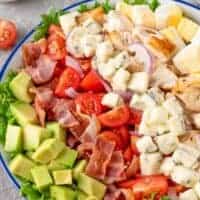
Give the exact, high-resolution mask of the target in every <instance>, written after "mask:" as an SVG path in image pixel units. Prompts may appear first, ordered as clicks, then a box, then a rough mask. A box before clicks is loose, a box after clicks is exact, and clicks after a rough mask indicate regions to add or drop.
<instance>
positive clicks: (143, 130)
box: [0, 0, 200, 200]
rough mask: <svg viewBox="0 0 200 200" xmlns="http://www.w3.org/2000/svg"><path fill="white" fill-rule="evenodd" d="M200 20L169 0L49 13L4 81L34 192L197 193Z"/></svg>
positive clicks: (18, 157) (7, 129)
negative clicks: (161, 2)
mask: <svg viewBox="0 0 200 200" xmlns="http://www.w3.org/2000/svg"><path fill="white" fill-rule="evenodd" d="M199 38H200V26H199V24H197V23H196V22H195V21H193V20H191V19H189V18H188V17H186V16H184V14H183V11H182V9H181V8H180V7H179V6H178V5H176V4H175V3H173V2H171V3H168V4H162V5H159V3H158V1H157V0H152V1H132V0H125V1H118V2H117V3H116V5H115V6H114V5H112V4H111V3H110V2H109V1H108V0H107V1H105V2H104V3H99V2H95V3H94V5H90V6H88V5H85V4H82V5H81V6H80V7H79V8H78V10H77V11H72V12H68V13H66V12H63V11H55V10H51V11H50V12H49V13H48V14H45V15H42V23H41V25H39V26H38V27H37V28H36V31H35V35H34V39H33V40H32V41H31V42H28V43H26V44H24V45H23V47H22V60H23V66H22V67H21V68H20V69H19V70H17V71H15V72H11V73H9V74H8V76H7V78H6V79H5V80H4V81H3V82H2V83H1V84H0V119H1V120H0V127H1V128H0V141H1V143H2V144H3V145H4V150H5V152H7V155H8V158H9V160H10V163H9V168H10V171H11V172H12V173H13V175H15V176H16V177H17V178H18V180H20V182H21V194H22V195H23V196H25V197H26V198H27V199H28V200H103V199H104V200H198V199H200V162H199V161H200V139H199V129H200V98H199V96H200V81H199V80H200V75H199V72H200V40H199Z"/></svg>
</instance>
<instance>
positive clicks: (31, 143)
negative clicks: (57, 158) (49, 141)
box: [23, 124, 49, 151]
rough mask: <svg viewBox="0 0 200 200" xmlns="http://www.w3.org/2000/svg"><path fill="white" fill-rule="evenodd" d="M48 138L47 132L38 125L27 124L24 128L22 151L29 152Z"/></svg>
mask: <svg viewBox="0 0 200 200" xmlns="http://www.w3.org/2000/svg"><path fill="white" fill-rule="evenodd" d="M48 137H49V132H48V131H47V130H46V129H45V128H43V127H41V126H38V125H33V124H27V125H25V126H24V133H23V141H24V149H25V150H28V151H31V150H35V149H37V148H38V147H39V145H40V143H41V141H42V140H43V139H45V138H48Z"/></svg>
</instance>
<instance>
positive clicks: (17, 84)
mask: <svg viewBox="0 0 200 200" xmlns="http://www.w3.org/2000/svg"><path fill="white" fill-rule="evenodd" d="M31 85H33V83H32V81H31V77H30V76H29V75H28V74H27V73H25V72H20V73H19V74H18V75H17V76H16V77H15V78H14V79H13V80H12V81H11V82H10V85H9V86H10V90H11V91H12V93H13V95H14V96H15V97H16V98H17V99H18V100H20V101H24V102H26V103H30V102H32V100H33V96H32V95H31V94H30V93H29V92H28V90H29V88H30V86H31Z"/></svg>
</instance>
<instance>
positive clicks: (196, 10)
mask: <svg viewBox="0 0 200 200" xmlns="http://www.w3.org/2000/svg"><path fill="white" fill-rule="evenodd" d="M93 2H94V1H93V0H82V1H78V2H76V3H74V4H72V5H69V6H67V7H66V8H64V11H71V10H76V9H77V8H78V7H79V6H80V5H81V4H82V3H85V4H88V5H89V4H91V3H93ZM113 2H115V1H113ZM168 2H169V0H160V3H161V4H165V3H168ZM175 2H176V3H177V4H178V5H180V6H181V7H182V8H183V10H184V13H185V14H186V15H187V16H188V17H190V18H192V19H194V20H195V21H197V22H198V23H200V7H198V6H195V5H193V4H191V3H187V2H185V1H182V0H176V1H175ZM34 32H35V30H34V29H33V30H31V31H30V32H29V33H27V34H26V35H25V37H24V38H23V39H22V40H21V41H20V42H19V43H18V44H17V45H16V47H15V48H14V49H13V50H12V52H11V53H10V55H9V56H8V58H7V60H6V61H5V63H4V64H3V66H2V67H1V69H0V80H3V79H4V78H5V76H6V74H7V72H8V71H9V70H11V69H16V68H18V67H19V66H21V65H22V63H21V47H22V45H23V44H24V43H26V42H28V41H30V40H31V39H32V36H33V34H34ZM0 152H1V153H0V163H1V165H2V168H3V169H4V171H5V173H6V174H7V175H8V178H9V179H10V180H11V181H12V182H13V183H14V185H15V186H16V188H17V189H19V188H20V183H19V181H18V180H17V179H16V178H15V177H14V176H13V175H12V174H11V172H10V170H9V168H8V160H7V155H6V153H4V151H3V147H1V146H0Z"/></svg>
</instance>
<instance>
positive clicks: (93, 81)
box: [80, 70, 105, 92]
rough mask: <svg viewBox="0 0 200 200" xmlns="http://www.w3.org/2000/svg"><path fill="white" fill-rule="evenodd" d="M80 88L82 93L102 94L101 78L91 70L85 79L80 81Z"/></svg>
mask: <svg viewBox="0 0 200 200" xmlns="http://www.w3.org/2000/svg"><path fill="white" fill-rule="evenodd" d="M80 86H81V88H82V89H83V90H84V91H86V92H87V91H93V92H104V91H105V89H104V86H103V84H102V80H101V77H100V76H99V75H98V74H97V72H95V71H94V70H91V71H90V72H89V73H88V74H87V75H86V76H85V78H84V79H83V80H82V81H81V84H80Z"/></svg>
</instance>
